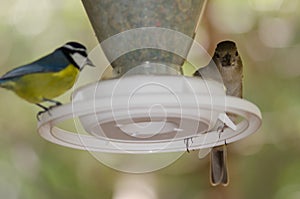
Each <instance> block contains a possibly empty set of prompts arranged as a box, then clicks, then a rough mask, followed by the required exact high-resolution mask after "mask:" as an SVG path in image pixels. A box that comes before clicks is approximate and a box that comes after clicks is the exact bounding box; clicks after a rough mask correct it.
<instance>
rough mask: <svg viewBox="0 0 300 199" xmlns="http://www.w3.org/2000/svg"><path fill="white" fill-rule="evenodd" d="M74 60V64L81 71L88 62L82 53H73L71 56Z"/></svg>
mask: <svg viewBox="0 0 300 199" xmlns="http://www.w3.org/2000/svg"><path fill="white" fill-rule="evenodd" d="M71 57H72V59H73V60H74V62H75V63H76V64H77V65H78V66H79V68H80V69H82V68H83V66H84V65H85V62H86V57H85V56H83V55H81V54H80V53H73V54H71Z"/></svg>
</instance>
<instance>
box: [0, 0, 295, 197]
mask: <svg viewBox="0 0 300 199" xmlns="http://www.w3.org/2000/svg"><path fill="white" fill-rule="evenodd" d="M299 10H300V2H299V1H297V0H248V1H246V0H245V1H240V0H226V1H223V0H209V1H208V6H207V9H206V11H205V14H204V18H203V20H202V22H201V26H200V28H199V30H198V34H197V36H196V39H197V41H198V42H199V43H200V44H202V45H203V46H204V47H205V48H206V49H207V51H208V52H209V53H210V54H212V53H213V50H214V48H215V46H216V44H217V43H218V42H219V41H220V40H224V39H231V40H234V41H235V42H236V43H237V45H238V48H239V51H240V55H241V56H242V59H243V62H244V97H245V98H246V99H248V100H250V101H252V102H254V103H255V104H257V105H258V106H259V107H260V109H261V111H262V114H263V125H262V128H261V129H260V130H259V131H258V132H257V133H256V134H253V135H251V136H250V137H248V138H246V139H244V140H242V141H239V142H237V143H234V144H231V145H229V169H230V179H231V182H230V185H229V186H228V187H226V188H224V187H211V186H210V184H209V178H208V171H209V162H208V158H205V159H201V160H199V159H198V158H197V152H191V153H189V154H187V153H186V154H184V155H183V156H182V157H181V158H180V159H179V160H177V161H176V162H175V163H173V164H172V165H171V166H169V167H167V168H164V169H162V170H160V171H156V172H152V173H148V174H139V175H131V174H126V173H121V172H118V171H115V170H113V169H111V168H108V167H106V166H104V165H102V164H100V163H99V162H98V161H97V160H95V159H94V158H93V157H92V156H91V155H90V154H89V153H88V152H83V151H79V150H73V149H69V148H64V147H61V146H58V145H54V144H52V143H49V142H47V141H45V140H44V139H42V138H41V137H40V136H39V135H38V133H37V130H36V126H37V121H36V117H35V115H36V113H37V111H38V110H39V109H38V108H36V107H35V106H33V105H31V104H28V103H26V102H24V101H22V100H21V99H19V98H18V97H16V96H15V95H14V94H13V93H11V92H9V91H6V90H3V89H2V90H0V198H5V199H35V198H38V199H51V198H62V199H66V198H73V199H77V198H78V199H79V198H80V199H96V198H113V199H129V198H130V199H135V198H138V199H158V198H167V199H168V198H170V199H181V198H188V199H201V198H205V199H210V198H213V199H218V198H230V199H234V198H244V199H252V198H274V199H296V198H300V144H299V142H300V101H299V99H300V92H299V91H300V89H299V84H300V65H299V63H300V12H299ZM70 40H76V41H80V42H82V43H84V44H85V45H86V46H87V47H88V49H92V48H94V47H95V46H96V45H97V40H96V37H95V35H94V32H93V30H92V28H91V25H90V23H89V21H88V18H87V15H86V13H85V10H84V8H83V6H82V4H81V2H80V0H77V1H74V0H64V1H61V0H10V1H1V3H0V74H4V73H5V72H7V71H8V70H10V69H12V68H14V67H16V66H19V65H22V64H25V63H28V62H30V61H33V60H35V59H37V58H39V57H40V56H42V55H44V54H46V53H49V52H51V51H52V50H53V49H55V48H56V47H57V46H60V45H62V44H63V43H65V42H66V41H70ZM69 97H70V92H69V93H67V94H66V95H64V96H62V97H60V100H61V101H63V102H68V100H69Z"/></svg>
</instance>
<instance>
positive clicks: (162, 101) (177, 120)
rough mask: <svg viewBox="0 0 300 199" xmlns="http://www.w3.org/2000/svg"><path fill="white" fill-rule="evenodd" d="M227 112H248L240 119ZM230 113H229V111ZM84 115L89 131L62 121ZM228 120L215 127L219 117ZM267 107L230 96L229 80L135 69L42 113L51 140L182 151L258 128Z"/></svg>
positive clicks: (110, 148)
mask: <svg viewBox="0 0 300 199" xmlns="http://www.w3.org/2000/svg"><path fill="white" fill-rule="evenodd" d="M225 112H226V113H233V114H236V115H239V116H241V117H242V120H241V122H239V123H238V124H237V125H235V124H234V123H232V122H231V121H230V120H229V118H228V117H226V114H225ZM224 116H225V117H224ZM76 117H78V118H79V120H80V122H81V124H82V126H83V128H84V129H85V131H86V132H87V134H80V133H77V132H69V131H66V130H63V129H61V128H58V127H57V125H58V124H59V123H61V122H63V121H65V120H66V119H70V118H76ZM218 119H219V120H222V121H223V122H224V123H226V124H227V126H230V127H231V128H226V129H225V130H224V131H223V132H222V133H220V132H217V131H213V130H212V129H213V127H214V125H215V124H216V122H217V120H218ZM260 125H261V113H260V111H259V109H258V108H257V107H256V106H255V105H254V104H252V103H250V102H248V101H246V100H244V99H240V98H236V97H230V96H225V91H224V87H223V84H221V83H218V82H215V81H204V80H202V79H201V78H192V77H184V76H154V75H153V76H152V75H147V76H146V75H133V76H127V77H124V78H120V79H111V80H104V81H100V82H98V83H95V84H91V85H87V86H85V87H83V88H80V89H78V90H77V91H75V92H74V94H73V97H72V103H70V104H66V105H62V106H58V107H55V108H53V109H51V110H50V114H49V113H47V112H46V113H44V114H42V115H41V120H40V121H39V124H38V132H39V133H40V135H41V136H42V137H43V138H45V139H46V140H48V141H50V142H53V143H56V144H59V145H63V146H67V147H72V148H77V149H83V150H89V151H97V152H111V153H135V154H138V153H156V152H176V151H185V150H186V149H187V141H189V142H188V149H189V150H193V149H202V148H209V147H213V146H217V145H222V144H224V143H225V142H226V143H231V142H234V141H237V140H240V139H242V138H244V137H246V136H248V135H250V134H251V133H254V132H256V131H257V130H258V128H259V127H260Z"/></svg>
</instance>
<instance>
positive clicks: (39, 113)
mask: <svg viewBox="0 0 300 199" xmlns="http://www.w3.org/2000/svg"><path fill="white" fill-rule="evenodd" d="M36 105H37V106H39V107H41V108H42V109H44V110H42V111H39V112H38V113H37V114H36V119H37V120H38V121H40V115H42V114H43V113H46V112H48V111H49V108H47V107H46V106H43V105H41V104H36Z"/></svg>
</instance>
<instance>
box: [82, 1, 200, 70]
mask: <svg viewBox="0 0 300 199" xmlns="http://www.w3.org/2000/svg"><path fill="white" fill-rule="evenodd" d="M82 2H83V5H84V7H85V10H86V12H87V14H88V17H89V19H90V22H91V24H92V26H93V28H94V31H95V33H96V36H97V38H98V40H99V42H100V44H101V42H103V41H105V40H106V39H108V38H109V37H112V36H114V35H116V34H119V33H121V32H124V31H127V30H131V29H135V28H142V27H159V28H167V29H171V30H174V31H178V32H181V33H183V34H185V35H187V36H189V37H191V38H193V37H194V34H195V28H196V26H197V22H198V19H199V16H200V12H201V10H202V9H201V7H202V6H203V2H204V0H82ZM152 36H153V37H155V42H158V43H161V42H162V41H163V39H164V38H161V35H157V34H156V35H151V37H152ZM170 37H172V35H170ZM146 39H147V38H146ZM151 39H152V40H153V38H151ZM168 39H173V40H174V42H175V43H176V42H178V38H176V37H174V38H168ZM120 42H121V43H122V42H124V38H123V40H120ZM130 42H143V41H141V40H133V41H126V42H124V45H128V43H130ZM135 45H136V44H135ZM141 46H143V45H142V44H141ZM183 47H184V48H188V49H186V52H187V53H188V50H189V47H190V46H188V47H186V45H183ZM102 48H103V46H102ZM107 48H110V51H111V50H112V49H114V48H115V47H114V46H106V47H105V48H103V51H104V53H105V54H106V56H107V58H108V60H109V61H110V62H111V65H112V67H113V68H114V70H115V71H116V73H119V74H124V73H125V72H127V71H128V70H129V69H131V68H133V67H135V66H139V65H142V64H143V63H145V62H150V63H159V64H165V65H167V66H170V67H173V68H174V69H176V70H178V68H180V66H181V65H182V64H183V62H184V58H185V57H182V56H179V55H176V54H174V53H172V52H169V51H166V50H162V49H151V48H142V49H136V50H134V51H132V52H128V53H126V54H124V55H122V56H120V57H118V58H117V59H114V60H112V59H110V56H109V55H108V54H107ZM116 50H117V49H116Z"/></svg>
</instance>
